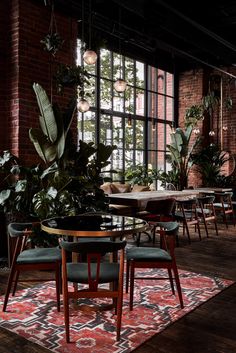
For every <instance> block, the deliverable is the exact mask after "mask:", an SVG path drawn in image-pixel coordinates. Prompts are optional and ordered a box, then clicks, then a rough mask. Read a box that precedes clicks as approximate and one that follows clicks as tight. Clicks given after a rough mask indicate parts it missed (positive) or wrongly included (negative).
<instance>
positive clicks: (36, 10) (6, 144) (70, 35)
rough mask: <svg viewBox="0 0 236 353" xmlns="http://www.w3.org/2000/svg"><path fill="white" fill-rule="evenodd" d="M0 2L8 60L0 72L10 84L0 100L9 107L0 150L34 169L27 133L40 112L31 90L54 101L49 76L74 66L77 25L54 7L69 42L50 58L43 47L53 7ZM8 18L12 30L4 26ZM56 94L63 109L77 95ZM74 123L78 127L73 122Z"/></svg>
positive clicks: (28, 0)
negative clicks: (36, 88)
mask: <svg viewBox="0 0 236 353" xmlns="http://www.w3.org/2000/svg"><path fill="white" fill-rule="evenodd" d="M0 3H1V4H0V6H1V7H0V10H2V9H3V7H4V6H5V8H4V9H3V10H4V11H0V13H1V14H2V13H4V21H1V25H0V26H1V27H0V29H1V33H2V34H4V33H6V35H5V36H4V35H3V36H2V35H1V41H0V46H1V48H6V47H7V50H5V53H6V55H5V58H4V57H3V58H2V59H1V64H2V63H3V65H0V66H1V68H2V66H3V68H2V71H3V72H7V78H5V81H7V83H6V84H4V82H3V83H1V86H0V89H1V92H2V91H3V95H2V94H1V100H2V101H5V105H6V106H7V107H6V109H4V111H5V114H4V116H2V118H1V122H0V124H1V125H0V128H1V129H0V131H1V133H0V134H1V135H0V137H1V143H0V147H1V150H3V149H10V150H11V151H12V152H13V153H14V154H16V155H18V156H19V157H20V158H22V159H23V160H24V162H25V163H26V164H28V165H30V164H32V163H35V161H36V158H37V153H36V152H35V150H34V147H33V145H32V143H31V141H30V139H29V136H28V131H29V128H30V127H38V125H39V123H38V115H39V111H38V106H37V102H36V98H35V94H34V92H33V89H32V85H33V83H34V82H38V83H39V84H41V85H42V86H43V88H44V89H45V90H46V91H47V93H48V95H49V96H50V91H51V88H50V83H51V77H52V74H53V72H55V69H56V66H57V63H58V62H60V63H65V64H69V65H71V64H73V63H74V62H75V47H76V39H77V22H76V21H75V20H72V19H71V18H69V17H65V16H63V15H62V14H58V13H57V12H56V8H55V16H56V21H57V30H58V32H59V33H60V35H61V37H62V38H63V39H64V40H65V42H64V44H63V47H62V49H61V50H60V51H59V52H58V53H57V54H56V56H55V59H53V60H52V56H51V55H50V54H48V53H47V52H46V51H44V50H43V47H42V44H41V43H40V40H41V39H43V38H44V37H45V35H46V34H47V33H48V30H49V24H50V8H49V7H48V6H44V2H43V1H40V2H39V3H36V2H34V1H32V0H12V1H9V2H8V5H6V3H7V1H3V2H0ZM3 3H4V4H3ZM7 7H8V8H7ZM7 18H9V21H8V23H9V25H8V26H7V25H6V23H4V22H7ZM6 28H7V31H6ZM2 38H4V40H2ZM3 77H4V75H3ZM5 87H6V88H5ZM52 91H53V101H55V102H57V103H58V104H59V106H60V107H63V106H64V107H65V105H66V104H67V103H68V102H69V99H70V98H71V96H72V94H73V92H72V90H69V89H68V90H65V93H64V95H63V96H58V95H56V91H55V87H54V85H53V90H52ZM6 97H7V99H6ZM3 107H4V104H1V109H3ZM73 123H74V127H75V128H76V121H75V119H74V122H73ZM5 132H6V133H5ZM2 134H3V135H4V136H3V137H2Z"/></svg>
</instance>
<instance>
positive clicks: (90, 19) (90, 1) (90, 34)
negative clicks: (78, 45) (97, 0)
mask: <svg viewBox="0 0 236 353" xmlns="http://www.w3.org/2000/svg"><path fill="white" fill-rule="evenodd" d="M91 43H92V0H89V49H91Z"/></svg>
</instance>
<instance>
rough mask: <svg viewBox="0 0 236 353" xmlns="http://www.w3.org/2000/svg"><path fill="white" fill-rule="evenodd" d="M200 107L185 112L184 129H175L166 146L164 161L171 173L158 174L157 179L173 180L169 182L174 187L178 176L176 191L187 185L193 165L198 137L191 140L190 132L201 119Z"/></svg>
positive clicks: (193, 107) (198, 141) (201, 111)
mask: <svg viewBox="0 0 236 353" xmlns="http://www.w3.org/2000/svg"><path fill="white" fill-rule="evenodd" d="M202 113H203V110H202V106H201V105H200V106H196V105H195V106H192V107H190V108H189V109H187V110H186V116H185V126H184V128H183V129H182V128H177V129H176V130H175V131H173V132H172V133H171V143H170V144H168V145H167V146H166V147H167V151H168V152H167V154H166V160H167V162H169V163H170V164H171V167H172V170H173V173H172V174H169V173H168V174H167V175H165V174H163V173H164V172H162V173H159V179H160V178H161V179H160V180H162V183H163V184H165V182H164V176H166V177H168V178H170V177H173V179H174V180H172V181H170V182H171V183H173V184H174V185H176V178H177V176H178V179H179V180H178V183H177V185H176V186H177V189H180V190H182V189H184V188H185V187H187V184H188V175H189V171H190V169H191V167H192V165H193V161H192V153H193V151H194V149H195V148H196V146H197V145H198V144H199V143H200V140H201V139H200V137H196V138H195V139H194V140H193V139H191V138H192V132H193V129H194V127H195V126H196V125H197V123H198V121H199V120H201V119H202Z"/></svg>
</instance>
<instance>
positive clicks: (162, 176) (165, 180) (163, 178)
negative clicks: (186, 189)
mask: <svg viewBox="0 0 236 353" xmlns="http://www.w3.org/2000/svg"><path fill="white" fill-rule="evenodd" d="M157 179H158V180H160V182H161V186H162V187H163V188H164V189H165V188H166V186H167V184H173V185H174V186H175V188H176V189H179V180H180V178H179V171H178V170H177V169H171V170H169V171H168V172H164V171H162V170H158V172H157Z"/></svg>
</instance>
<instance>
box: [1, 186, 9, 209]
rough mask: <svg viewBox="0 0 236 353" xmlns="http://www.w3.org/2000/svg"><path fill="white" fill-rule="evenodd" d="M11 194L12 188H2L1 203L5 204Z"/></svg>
mask: <svg viewBox="0 0 236 353" xmlns="http://www.w3.org/2000/svg"><path fill="white" fill-rule="evenodd" d="M10 195H11V190H9V189H7V190H2V191H0V205H1V206H4V204H5V202H6V201H7V200H8V199H9V197H10Z"/></svg>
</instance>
